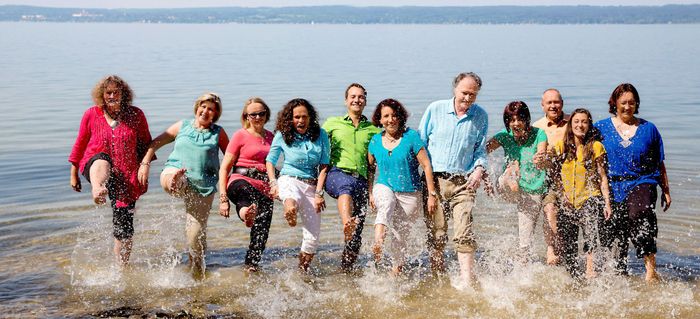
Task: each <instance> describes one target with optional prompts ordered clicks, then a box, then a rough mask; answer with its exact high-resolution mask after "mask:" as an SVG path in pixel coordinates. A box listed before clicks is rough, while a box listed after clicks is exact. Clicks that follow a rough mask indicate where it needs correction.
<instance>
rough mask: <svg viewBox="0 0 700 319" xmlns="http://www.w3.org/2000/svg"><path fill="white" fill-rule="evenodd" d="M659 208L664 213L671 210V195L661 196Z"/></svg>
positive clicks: (664, 194)
mask: <svg viewBox="0 0 700 319" xmlns="http://www.w3.org/2000/svg"><path fill="white" fill-rule="evenodd" d="M661 207H662V208H663V209H664V211H667V210H668V209H669V208H671V193H669V192H665V193H663V194H662V195H661Z"/></svg>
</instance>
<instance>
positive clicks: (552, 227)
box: [544, 203, 559, 265]
mask: <svg viewBox="0 0 700 319" xmlns="http://www.w3.org/2000/svg"><path fill="white" fill-rule="evenodd" d="M544 215H545V217H546V218H547V223H548V224H549V231H548V232H549V234H545V236H551V237H550V238H553V240H552V242H554V245H547V265H556V264H558V263H559V256H558V255H557V250H556V247H555V246H556V242H557V239H558V238H559V237H558V236H557V210H556V207H555V206H554V203H548V204H547V205H545V206H544ZM545 232H547V227H545Z"/></svg>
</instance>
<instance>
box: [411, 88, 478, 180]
mask: <svg viewBox="0 0 700 319" xmlns="http://www.w3.org/2000/svg"><path fill="white" fill-rule="evenodd" d="M454 105H455V104H454V98H452V99H449V100H440V101H435V102H433V103H430V105H429V106H428V109H426V110H425V114H423V118H422V119H421V120H420V125H419V129H420V138H421V140H423V143H425V145H427V146H428V155H429V156H430V162H431V164H432V165H433V171H434V172H445V173H453V174H455V173H456V174H468V173H471V171H473V170H474V168H475V167H477V166H482V167H484V168H486V165H487V164H488V160H487V157H486V133H487V131H488V128H489V116H488V114H486V111H484V109H482V108H481V107H480V106H479V105H477V104H472V105H471V106H470V107H469V109H468V110H467V113H466V114H465V115H463V116H462V117H461V118H458V117H457V113H456V112H455V107H454Z"/></svg>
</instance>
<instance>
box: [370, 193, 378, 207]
mask: <svg viewBox="0 0 700 319" xmlns="http://www.w3.org/2000/svg"><path fill="white" fill-rule="evenodd" d="M369 207H370V208H372V211H376V210H377V205H375V204H374V195H372V193H371V192H370V193H369Z"/></svg>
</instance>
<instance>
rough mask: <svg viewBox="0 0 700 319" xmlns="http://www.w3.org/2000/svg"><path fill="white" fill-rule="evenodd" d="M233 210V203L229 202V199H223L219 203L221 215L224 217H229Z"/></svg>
mask: <svg viewBox="0 0 700 319" xmlns="http://www.w3.org/2000/svg"><path fill="white" fill-rule="evenodd" d="M230 212H231V204H229V202H228V200H226V201H221V203H219V215H221V216H223V217H224V218H228V217H229V215H230Z"/></svg>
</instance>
